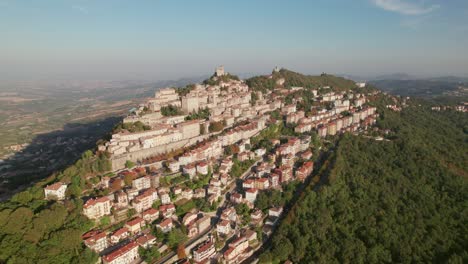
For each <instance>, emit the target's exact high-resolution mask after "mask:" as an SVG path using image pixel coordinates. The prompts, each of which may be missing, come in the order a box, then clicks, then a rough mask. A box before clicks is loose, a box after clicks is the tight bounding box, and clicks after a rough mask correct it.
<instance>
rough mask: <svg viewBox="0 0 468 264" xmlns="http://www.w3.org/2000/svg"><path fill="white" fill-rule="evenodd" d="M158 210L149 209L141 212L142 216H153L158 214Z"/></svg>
mask: <svg viewBox="0 0 468 264" xmlns="http://www.w3.org/2000/svg"><path fill="white" fill-rule="evenodd" d="M158 213H159V212H158V210H156V209H154V208H150V209H148V210H146V211H144V212H143V215H154V214H158Z"/></svg>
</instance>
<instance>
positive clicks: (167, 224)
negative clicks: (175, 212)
mask: <svg viewBox="0 0 468 264" xmlns="http://www.w3.org/2000/svg"><path fill="white" fill-rule="evenodd" d="M169 225H172V219H170V218H167V219H165V220H164V221H162V222H161V223H159V226H160V227H167V226H169Z"/></svg>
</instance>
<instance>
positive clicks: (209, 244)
mask: <svg viewBox="0 0 468 264" xmlns="http://www.w3.org/2000/svg"><path fill="white" fill-rule="evenodd" d="M212 246H213V242H211V241H208V242H205V243H204V244H202V245H201V246H199V247H198V248H197V249H195V252H197V253H201V252H203V251H206V250H208V249H209V248H211V247H212Z"/></svg>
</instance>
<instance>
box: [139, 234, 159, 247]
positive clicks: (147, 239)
mask: <svg viewBox="0 0 468 264" xmlns="http://www.w3.org/2000/svg"><path fill="white" fill-rule="evenodd" d="M155 239H156V237H155V236H153V235H151V234H147V235H143V236H140V237H139V238H137V239H136V242H137V243H138V244H140V245H144V244H146V243H148V242H150V241H152V240H155Z"/></svg>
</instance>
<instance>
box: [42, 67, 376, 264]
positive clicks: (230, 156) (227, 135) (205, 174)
mask: <svg viewBox="0 0 468 264" xmlns="http://www.w3.org/2000/svg"><path fill="white" fill-rule="evenodd" d="M225 75H226V74H225V73H224V69H222V68H218V69H217V70H216V76H215V80H216V78H220V80H221V81H219V82H217V84H216V85H195V86H194V87H193V88H192V89H191V90H190V91H189V92H188V93H186V94H184V95H180V94H178V93H177V91H176V90H175V89H172V88H168V89H161V90H159V91H158V92H157V93H156V95H155V98H153V99H151V100H149V101H148V103H147V104H146V105H144V106H142V107H140V109H138V110H137V111H136V112H135V114H134V115H132V116H129V117H127V118H126V119H125V120H124V122H126V123H134V122H136V121H140V122H142V123H144V124H145V125H147V126H148V127H149V128H150V129H149V130H145V131H141V132H135V133H131V132H129V131H121V132H119V133H117V134H114V135H113V136H112V139H111V140H110V141H109V142H108V143H106V144H105V145H101V146H100V147H99V149H100V150H101V151H107V152H109V153H111V155H112V159H113V161H115V160H119V162H117V163H113V165H114V164H117V167H115V166H113V167H114V171H115V172H116V175H115V176H112V177H106V176H102V177H100V180H99V182H97V183H95V184H94V187H95V188H96V189H101V190H102V192H100V193H101V194H102V193H105V195H100V196H99V197H90V198H87V199H85V203H84V205H83V214H84V215H85V216H86V217H88V218H89V219H92V220H95V221H96V223H102V222H106V223H108V224H106V225H104V226H106V227H107V228H108V229H106V230H100V229H94V230H91V231H89V232H87V233H86V234H84V235H83V237H82V238H83V241H84V244H85V245H86V246H87V247H89V248H90V249H92V250H94V251H95V252H97V253H99V254H100V256H101V260H102V262H103V263H106V264H107V263H112V264H117V263H119V264H120V263H132V262H134V261H137V260H138V259H139V258H140V256H139V253H138V248H140V247H142V248H150V247H158V250H159V251H160V252H163V251H165V250H166V249H167V246H166V245H164V244H162V243H161V241H158V239H159V238H158V237H155V233H151V228H150V227H155V228H156V229H157V230H160V231H161V232H162V233H169V232H171V231H172V230H174V229H175V228H181V229H182V230H184V232H185V234H186V235H187V237H188V238H189V239H193V240H197V242H196V243H198V244H197V245H195V247H193V248H191V249H190V253H191V255H192V259H193V261H194V262H195V263H206V262H208V261H210V260H216V261H218V262H222V263H240V262H242V261H244V260H245V259H246V258H248V257H249V256H251V255H252V254H253V252H255V250H256V249H257V248H258V246H260V245H261V243H259V241H260V240H261V238H260V237H257V236H258V234H257V232H255V231H254V230H255V229H256V228H257V227H259V228H260V229H261V230H262V231H263V232H260V231H259V232H260V233H261V234H262V235H266V236H269V235H271V233H272V231H273V229H274V228H275V225H276V224H277V222H278V219H279V218H280V216H281V214H282V213H283V208H281V207H274V208H270V209H269V210H268V213H266V212H265V211H264V212H262V211H261V210H259V209H258V208H255V201H256V200H257V197H258V195H259V193H260V192H262V191H266V190H270V189H276V190H280V191H281V190H282V185H283V184H287V183H289V182H291V181H293V180H295V181H300V182H305V181H306V179H307V178H308V177H309V176H310V175H311V174H312V171H313V169H314V163H313V161H312V156H313V153H312V148H311V146H312V144H311V141H312V139H311V136H310V134H309V133H307V132H310V131H312V130H316V131H317V132H318V135H319V136H320V137H325V136H327V135H336V134H337V133H340V132H344V131H351V132H352V131H356V130H358V129H359V128H366V127H367V126H370V125H372V124H373V123H374V122H375V118H376V117H377V114H376V109H375V107H369V106H366V100H367V99H366V97H365V96H364V95H362V94H353V93H335V92H332V91H329V92H327V93H324V94H323V93H322V94H321V95H319V94H318V91H317V90H312V94H313V95H314V99H315V100H316V101H317V102H319V103H321V104H327V105H329V106H332V107H331V109H329V108H328V109H329V110H327V109H323V110H318V109H316V108H315V106H314V107H313V109H311V110H312V111H311V112H312V114H309V115H308V116H306V114H305V113H304V112H303V111H298V110H297V107H296V103H297V102H293V104H285V103H284V100H283V99H284V96H285V95H287V94H290V93H293V92H297V91H300V90H303V88H302V87H293V88H291V89H284V88H280V89H279V90H278V91H276V92H275V93H272V92H271V91H269V92H267V93H266V94H263V93H261V92H256V102H255V103H254V104H252V103H251V101H250V100H251V94H252V91H251V90H250V89H249V87H248V86H247V85H246V84H245V82H243V81H238V80H232V79H228V80H225V79H223V76H225ZM282 83H284V79H280V80H278V81H277V84H278V85H280V86H281V85H282ZM327 89H328V90H331V89H329V88H326V87H325V90H326V91H328V90H327ZM167 106H172V107H177V108H179V109H180V110H181V111H182V112H183V115H176V116H163V115H162V110H163V108H164V107H167ZM201 109H209V111H210V117H209V119H208V120H186V118H185V117H186V116H187V115H188V114H190V113H195V112H197V111H199V110H201ZM275 110H279V112H280V114H281V115H282V117H283V118H284V121H285V122H286V123H290V124H295V125H296V126H295V132H296V133H298V134H302V135H300V136H297V137H291V136H288V137H283V138H282V139H281V141H280V140H279V139H270V141H271V143H272V146H273V147H272V148H269V149H268V150H267V149H265V148H262V147H258V146H256V147H255V148H253V147H252V145H251V138H252V137H254V136H257V135H258V134H259V133H260V132H261V131H262V130H264V129H265V128H267V127H268V126H269V125H270V124H271V123H272V122H280V121H277V120H274V118H270V114H269V113H270V112H272V111H275ZM276 112H277V111H276ZM221 121H222V122H223V123H224V124H225V128H224V130H223V131H219V132H218V133H206V131H208V126H209V124H210V123H211V122H221ZM203 131H205V134H204V133H203ZM193 139H196V140H193ZM179 143H181V144H180V145H177V144H179ZM181 148H184V150H185V151H184V152H183V153H180V152H179V153H178V154H177V155H176V154H174V155H173V156H171V157H170V158H167V159H165V160H162V161H161V160H159V161H158V162H157V164H156V163H155V164H148V165H147V166H146V167H136V168H131V169H126V170H122V169H121V165H122V164H121V161H122V160H126V159H128V160H133V161H136V160H141V159H144V158H147V157H151V156H152V155H155V154H159V153H162V152H160V151H163V152H167V151H172V150H177V149H181ZM249 160H250V161H251V163H247V164H249V165H250V164H253V165H252V166H251V167H250V168H248V170H247V171H245V172H243V174H242V175H241V176H240V178H239V179H238V181H237V182H240V183H241V184H240V186H238V185H236V179H235V178H234V177H233V176H232V175H231V172H232V168H233V166H234V164H235V162H243V161H249ZM215 168H216V169H215ZM177 177H179V178H181V179H182V180H183V181H182V182H180V181H177V182H171V181H169V182H168V181H167V179H173V178H177ZM163 178H164V182H162V179H163ZM201 179H203V181H202V180H201ZM200 181H202V182H203V184H198V182H200ZM193 186H195V187H193ZM66 189H67V185H66V184H65V183H61V182H57V183H54V184H52V185H49V186H46V187H45V188H44V194H45V198H46V199H55V200H63V199H65V197H66ZM194 199H197V202H198V199H200V200H203V202H206V203H207V204H209V205H214V204H219V205H220V207H219V208H218V209H219V210H218V212H214V213H213V212H212V213H209V212H202V211H201V210H200V209H201V208H193V209H191V210H189V211H188V212H185V211H184V213H179V211H178V210H179V209H180V208H179V206H183V205H184V204H185V203H187V202H189V201H190V202H193V200H194ZM239 204H246V205H247V207H248V208H249V212H248V213H249V215H250V218H249V219H250V222H249V223H244V221H241V217H240V216H239V215H238V214H237V212H236V209H235V208H236V207H235V206H236V205H239ZM104 220H106V221H104ZM246 225H247V226H246ZM117 226H118V228H117ZM211 234H216V235H217V237H216V239H214V237H213V235H211ZM206 235H208V239H206V240H204V241H202V242H201V243H200V242H199V239H200V237H202V238H203V237H205V236H206ZM158 236H159V235H158ZM218 238H219V239H221V241H224V242H225V245H224V246H223V247H218V248H217V247H216V241H215V240H217V239H218ZM194 244H195V243H194ZM178 263H185V262H183V261H180V262H178Z"/></svg>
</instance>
